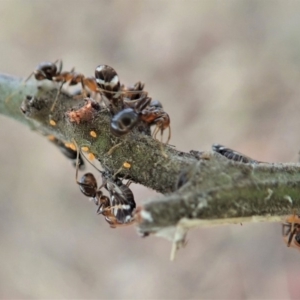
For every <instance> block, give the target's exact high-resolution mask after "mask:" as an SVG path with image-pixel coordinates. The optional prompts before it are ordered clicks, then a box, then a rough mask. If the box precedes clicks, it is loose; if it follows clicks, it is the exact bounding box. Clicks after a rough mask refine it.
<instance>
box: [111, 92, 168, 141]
mask: <svg viewBox="0 0 300 300" xmlns="http://www.w3.org/2000/svg"><path fill="white" fill-rule="evenodd" d="M151 103H154V105H151ZM127 105H130V103H127ZM139 121H144V122H146V123H147V124H148V125H149V126H151V125H156V127H155V129H154V131H153V134H152V135H153V137H154V138H156V135H157V133H158V132H159V131H161V136H162V134H163V131H164V130H165V129H166V128H169V135H168V139H167V141H166V144H168V142H169V141H170V138H171V128H170V117H169V115H168V114H167V113H166V112H165V111H164V110H163V108H162V106H161V104H160V102H158V101H157V102H152V99H151V98H150V97H142V98H140V99H139V100H138V101H137V102H134V106H133V107H129V108H125V109H123V110H121V111H120V112H119V113H117V114H116V115H115V116H114V117H113V118H112V120H111V124H110V128H111V131H112V133H113V134H114V135H116V136H122V135H124V134H126V133H128V132H129V131H130V130H131V129H132V128H134V126H135V125H136V124H137V123H138V122H139Z"/></svg>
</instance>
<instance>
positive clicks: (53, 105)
mask: <svg viewBox="0 0 300 300" xmlns="http://www.w3.org/2000/svg"><path fill="white" fill-rule="evenodd" d="M65 83H66V82H65V81H63V82H62V84H61V85H60V87H59V89H58V91H57V93H56V97H55V99H54V102H53V104H52V106H51V108H50V114H51V113H52V112H53V110H54V108H55V105H56V103H57V100H58V97H59V95H60V93H61V90H62V87H63V85H64V84H65Z"/></svg>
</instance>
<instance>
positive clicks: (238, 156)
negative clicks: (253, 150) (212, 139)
mask: <svg viewBox="0 0 300 300" xmlns="http://www.w3.org/2000/svg"><path fill="white" fill-rule="evenodd" d="M212 150H213V151H215V152H217V153H219V154H221V155H223V156H225V157H226V158H228V159H230V160H234V161H237V162H241V163H245V164H248V163H250V164H253V163H259V161H257V160H255V159H252V158H250V157H248V156H246V155H244V154H242V153H240V152H237V151H235V150H232V149H230V148H226V147H225V146H222V145H220V144H213V145H212Z"/></svg>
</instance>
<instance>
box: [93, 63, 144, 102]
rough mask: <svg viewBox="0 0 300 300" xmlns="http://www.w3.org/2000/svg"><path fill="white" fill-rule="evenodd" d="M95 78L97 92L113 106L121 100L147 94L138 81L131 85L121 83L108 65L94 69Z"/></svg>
mask: <svg viewBox="0 0 300 300" xmlns="http://www.w3.org/2000/svg"><path fill="white" fill-rule="evenodd" d="M95 78H96V82H97V85H98V92H99V93H100V94H102V95H104V96H105V97H106V98H107V99H108V100H109V101H111V102H112V104H113V105H114V106H118V102H119V101H121V102H122V103H121V104H123V102H127V101H134V100H137V99H139V98H141V97H142V96H144V95H147V92H145V91H144V86H145V85H144V84H143V83H141V82H140V81H139V82H137V83H136V84H135V85H134V86H133V87H131V86H129V87H125V86H124V85H121V83H120V79H119V75H118V73H117V72H116V71H115V69H113V68H112V67H110V66H108V65H99V66H98V67H96V69H95Z"/></svg>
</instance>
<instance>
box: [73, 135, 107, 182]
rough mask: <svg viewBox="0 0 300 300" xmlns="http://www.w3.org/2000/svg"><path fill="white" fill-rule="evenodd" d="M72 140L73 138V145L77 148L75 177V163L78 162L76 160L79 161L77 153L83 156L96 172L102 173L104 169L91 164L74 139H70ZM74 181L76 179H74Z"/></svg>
mask: <svg viewBox="0 0 300 300" xmlns="http://www.w3.org/2000/svg"><path fill="white" fill-rule="evenodd" d="M72 140H73V143H74V145H75V147H76V149H77V158H76V178H77V175H78V170H77V163H78V161H79V153H80V154H81V155H82V156H83V157H84V158H85V160H86V161H87V162H88V163H89V164H90V165H91V166H92V167H93V168H95V169H96V170H97V171H98V172H100V173H101V174H103V173H104V171H101V170H100V169H98V168H97V167H96V166H95V165H94V164H92V163H91V162H90V161H89V160H88V159H87V158H86V156H85V155H84V154H83V152H82V151H81V149H80V148H79V147H78V145H77V143H76V141H75V139H72ZM76 181H77V179H76Z"/></svg>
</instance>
